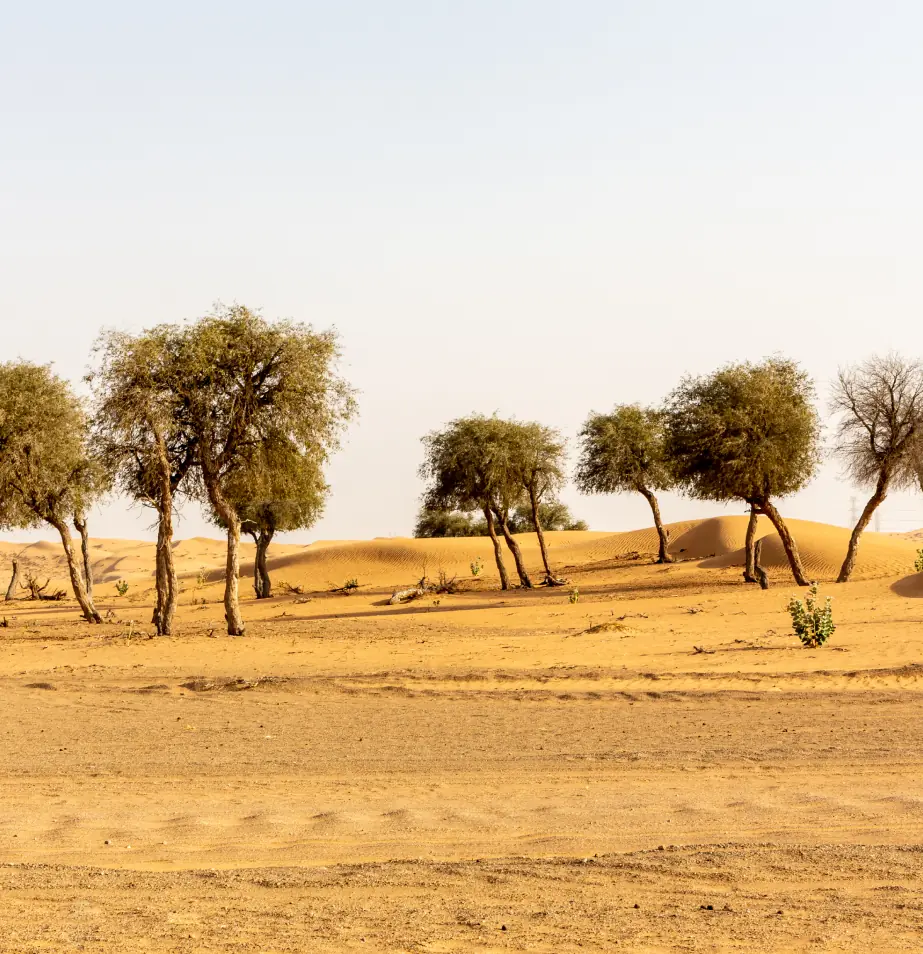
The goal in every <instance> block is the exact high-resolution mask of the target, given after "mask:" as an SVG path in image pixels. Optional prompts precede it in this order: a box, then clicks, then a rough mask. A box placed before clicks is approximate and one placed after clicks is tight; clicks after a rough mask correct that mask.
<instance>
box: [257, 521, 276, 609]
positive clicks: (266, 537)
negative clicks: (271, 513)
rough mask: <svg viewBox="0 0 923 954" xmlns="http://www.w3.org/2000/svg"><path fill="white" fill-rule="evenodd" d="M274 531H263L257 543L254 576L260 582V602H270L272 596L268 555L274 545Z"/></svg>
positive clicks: (258, 595)
mask: <svg viewBox="0 0 923 954" xmlns="http://www.w3.org/2000/svg"><path fill="white" fill-rule="evenodd" d="M274 534H275V531H274V530H261V531H260V534H259V536H258V538H257V541H256V561H255V563H254V567H253V574H254V577H255V578H256V579H258V580H259V581H260V589H258V590H257V593H256V596H257V599H260V600H268V599H269V598H270V597H271V596H272V580H271V579H270V578H269V565H268V563H267V561H266V554H267V552H268V550H269V544H270V543H272V538H273V535H274Z"/></svg>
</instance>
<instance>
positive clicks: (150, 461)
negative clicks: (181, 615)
mask: <svg viewBox="0 0 923 954" xmlns="http://www.w3.org/2000/svg"><path fill="white" fill-rule="evenodd" d="M181 334H182V333H181V329H180V327H179V326H177V325H168V324H164V325H159V326H157V327H155V328H151V329H148V330H146V331H143V332H141V333H140V334H137V335H132V334H128V333H127V332H123V331H106V332H103V334H102V335H101V336H100V337H99V339H98V341H97V343H96V348H95V355H96V366H95V368H94V370H93V372H92V373H91V374H90V375H89V376H88V379H89V382H90V384H91V386H92V388H93V392H94V415H93V427H94V433H95V437H96V441H95V444H96V447H97V453H98V456H99V459H100V461H101V462H102V463H103V465H104V466H105V468H106V469H107V471H108V472H109V473H110V474H111V475H112V479H113V481H114V484H115V486H116V487H117V488H118V489H119V490H120V491H121V492H122V493H124V494H125V495H126V496H127V497H129V498H130V499H131V500H134V501H136V502H138V503H140V504H141V505H143V506H146V507H150V508H152V509H153V510H154V511H155V513H156V514H157V549H156V556H155V571H154V576H155V591H156V600H155V605H154V611H153V616H152V619H151V622H152V623H153V624H154V627H155V630H156V632H157V635H159V636H170V635H172V633H173V619H174V614H175V612H176V602H177V596H178V593H179V587H178V585H177V580H176V568H175V566H174V561H173V517H174V512H175V507H176V501H177V499H178V497H179V495H180V494H181V493H182V490H183V487H184V483H185V482H186V481H187V478H188V475H189V473H190V470H191V468H192V467H193V465H194V463H195V450H196V445H195V437H194V435H193V434H192V432H191V430H190V429H189V428H187V427H185V426H184V424H183V421H182V420H181V419H180V417H179V415H178V413H177V412H178V409H179V403H178V400H179V399H178V392H180V391H181V389H182V377H183V374H184V372H183V369H182V366H181V364H180V362H179V358H178V355H179V348H180V344H181Z"/></svg>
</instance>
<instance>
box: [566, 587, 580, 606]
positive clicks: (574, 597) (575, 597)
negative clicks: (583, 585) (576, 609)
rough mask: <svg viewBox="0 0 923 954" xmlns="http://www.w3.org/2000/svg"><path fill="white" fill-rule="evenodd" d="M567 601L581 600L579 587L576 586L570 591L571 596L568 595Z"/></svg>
mask: <svg viewBox="0 0 923 954" xmlns="http://www.w3.org/2000/svg"><path fill="white" fill-rule="evenodd" d="M567 601H568V602H569V603H571V604H574V603H577V602H579V601H580V590H579V589H577V587H576V586H575V587H574V588H573V589H572V590H571V591H570V596H568V597H567Z"/></svg>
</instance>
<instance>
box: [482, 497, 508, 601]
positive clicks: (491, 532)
mask: <svg viewBox="0 0 923 954" xmlns="http://www.w3.org/2000/svg"><path fill="white" fill-rule="evenodd" d="M484 519H485V520H486V521H487V535H488V536H489V537H490V541H491V543H493V545H494V559H495V560H496V561H497V572H498V573H499V574H500V589H501V590H508V589H509V588H510V578H509V575H508V574H507V572H506V564H505V563H504V562H503V550H501V549H500V541H499V540H498V539H497V528H496V526H495V525H494V515H493V511H492V510H491V509H490V507H485V508H484Z"/></svg>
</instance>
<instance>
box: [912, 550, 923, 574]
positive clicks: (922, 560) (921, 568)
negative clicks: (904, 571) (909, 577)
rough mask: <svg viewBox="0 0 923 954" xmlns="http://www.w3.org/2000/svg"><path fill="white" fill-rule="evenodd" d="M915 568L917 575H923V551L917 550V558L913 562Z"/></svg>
mask: <svg viewBox="0 0 923 954" xmlns="http://www.w3.org/2000/svg"><path fill="white" fill-rule="evenodd" d="M913 568H914V569H915V570H916V571H917V573H923V550H917V558H916V560H914V561H913Z"/></svg>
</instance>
